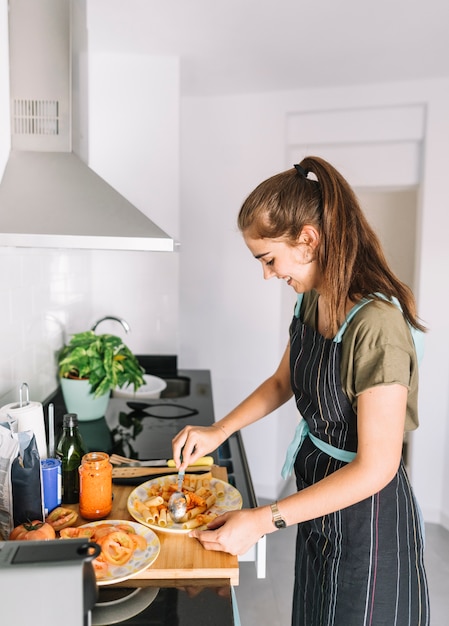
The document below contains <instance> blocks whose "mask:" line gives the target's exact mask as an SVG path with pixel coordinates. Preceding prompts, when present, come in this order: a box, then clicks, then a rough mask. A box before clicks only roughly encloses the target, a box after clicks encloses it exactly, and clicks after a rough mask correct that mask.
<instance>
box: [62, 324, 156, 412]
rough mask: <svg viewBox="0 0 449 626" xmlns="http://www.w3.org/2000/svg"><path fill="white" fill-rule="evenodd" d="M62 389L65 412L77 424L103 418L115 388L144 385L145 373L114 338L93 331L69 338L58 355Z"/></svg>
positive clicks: (125, 347) (133, 357)
mask: <svg viewBox="0 0 449 626" xmlns="http://www.w3.org/2000/svg"><path fill="white" fill-rule="evenodd" d="M58 367H59V376H60V380H61V389H62V393H63V396H64V401H65V404H66V407H67V410H68V411H69V412H70V413H77V414H78V419H80V420H91V419H98V418H99V417H103V416H104V414H105V413H106V408H107V404H108V401H109V396H110V392H111V390H112V389H115V388H116V387H123V386H124V385H134V390H137V389H138V388H139V387H141V386H142V385H143V384H144V379H143V374H144V369H143V368H142V367H141V366H140V364H139V362H138V360H137V358H136V357H135V356H134V354H133V353H132V352H131V350H130V349H129V348H128V347H127V346H126V345H125V344H124V343H123V341H122V339H120V337H117V336H115V335H96V334H95V333H94V332H93V331H92V330H88V331H86V332H82V333H76V334H74V335H72V338H71V340H70V342H69V343H68V344H67V345H65V346H64V347H63V348H62V350H61V351H60V353H59V355H58Z"/></svg>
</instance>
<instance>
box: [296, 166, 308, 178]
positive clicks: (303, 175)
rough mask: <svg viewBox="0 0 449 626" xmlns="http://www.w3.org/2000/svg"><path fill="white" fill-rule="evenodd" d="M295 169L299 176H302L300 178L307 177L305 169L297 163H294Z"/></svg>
mask: <svg viewBox="0 0 449 626" xmlns="http://www.w3.org/2000/svg"><path fill="white" fill-rule="evenodd" d="M293 167H294V168H295V170H296V171H297V172H298V174H299V175H300V176H302V178H307V174H308V173H309V172H308V171H307V170H305V169H304V168H303V167H301V165H299V164H298V163H296V164H295V165H294V166H293Z"/></svg>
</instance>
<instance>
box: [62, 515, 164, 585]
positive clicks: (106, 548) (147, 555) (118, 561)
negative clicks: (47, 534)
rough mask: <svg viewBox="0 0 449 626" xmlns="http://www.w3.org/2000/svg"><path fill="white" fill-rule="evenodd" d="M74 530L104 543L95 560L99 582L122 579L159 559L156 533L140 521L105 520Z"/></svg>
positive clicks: (159, 546)
mask: <svg viewBox="0 0 449 626" xmlns="http://www.w3.org/2000/svg"><path fill="white" fill-rule="evenodd" d="M73 530H76V531H78V533H79V535H78V536H83V537H88V538H89V539H90V540H91V541H94V542H95V543H98V545H99V546H100V547H101V554H100V555H99V556H98V557H97V558H96V559H94V560H93V561H92V564H93V567H94V571H95V576H96V579H97V585H99V586H101V585H112V584H114V583H118V582H122V581H124V580H128V578H131V576H134V575H135V574H138V573H139V572H143V570H145V569H147V567H150V565H152V564H153V563H154V562H155V560H156V559H157V557H158V556H159V552H160V549H161V544H160V541H159V537H158V536H157V535H156V533H155V532H153V531H152V530H150V529H149V528H148V527H147V526H144V525H142V524H137V523H136V522H128V521H124V520H102V521H99V522H90V523H88V524H84V525H83V526H78V527H77V528H76V529H73ZM61 536H63V535H62V531H61ZM71 536H74V535H71Z"/></svg>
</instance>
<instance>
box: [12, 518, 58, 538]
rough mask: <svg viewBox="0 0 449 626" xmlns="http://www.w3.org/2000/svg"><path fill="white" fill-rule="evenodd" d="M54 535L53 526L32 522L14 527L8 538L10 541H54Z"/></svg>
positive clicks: (37, 521)
mask: <svg viewBox="0 0 449 626" xmlns="http://www.w3.org/2000/svg"><path fill="white" fill-rule="evenodd" d="M55 537H56V533H55V529H54V528H53V526H51V525H50V524H47V522H41V521H40V520H33V521H32V522H24V523H23V524H20V525H19V526H16V527H15V528H14V529H13V531H12V532H11V534H10V535H9V538H10V540H11V541H36V540H48V539H55Z"/></svg>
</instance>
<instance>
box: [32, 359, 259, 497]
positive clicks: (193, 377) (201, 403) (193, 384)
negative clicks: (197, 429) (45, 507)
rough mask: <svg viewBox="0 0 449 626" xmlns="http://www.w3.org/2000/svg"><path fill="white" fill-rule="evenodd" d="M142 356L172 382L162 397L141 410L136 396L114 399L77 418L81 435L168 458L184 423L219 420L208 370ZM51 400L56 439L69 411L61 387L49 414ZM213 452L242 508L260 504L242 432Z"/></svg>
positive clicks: (97, 445)
mask: <svg viewBox="0 0 449 626" xmlns="http://www.w3.org/2000/svg"><path fill="white" fill-rule="evenodd" d="M138 358H139V361H140V362H141V363H142V365H143V367H145V369H146V371H147V373H149V374H153V375H158V376H161V377H162V378H164V379H166V380H167V381H168V386H167V390H166V392H163V394H162V397H161V398H158V399H150V400H142V403H143V404H144V407H139V408H136V406H135V401H133V400H127V399H123V398H114V397H111V399H110V401H109V405H108V408H107V411H106V415H105V417H102V418H100V419H97V420H91V421H80V422H79V428H80V431H81V435H82V437H83V439H84V442H85V444H86V446H87V447H88V449H89V450H90V451H98V450H103V451H105V452H108V453H109V454H111V453H113V452H115V453H116V454H121V455H122V456H127V457H131V458H135V459H141V460H143V459H164V458H167V459H169V458H171V457H172V455H173V452H172V439H173V437H174V436H175V435H176V434H177V433H178V432H179V431H180V430H181V429H182V428H184V426H186V425H187V424H195V425H200V426H209V425H210V424H212V423H213V422H214V421H215V419H214V407H213V395H212V383H211V376H210V372H209V370H195V369H183V370H177V369H173V367H172V362H171V361H170V362H169V363H170V367H169V368H167V367H165V363H166V360H163V361H162V367H159V368H157V367H155V362H154V360H153V358H151V357H142V356H141V357H138ZM148 359H149V360H148ZM167 362H168V361H167ZM157 363H158V364H159V363H160V361H158V362H157ZM49 402H52V403H53V404H54V407H55V422H56V429H57V433H56V440H58V437H59V434H60V430H61V428H62V418H63V415H64V413H66V408H65V405H64V400H63V397H62V393H61V391H60V390H59V389H58V390H57V392H55V394H53V395H52V396H51V397H50V398H48V399H47V401H46V403H44V414H45V415H47V414H48V411H47V406H46V405H48V403H49ZM145 405H148V406H145ZM211 456H213V458H214V462H215V463H216V464H218V465H221V466H224V467H226V469H227V471H228V480H229V482H230V483H231V484H232V485H234V486H235V487H236V488H237V489H238V490H239V491H240V493H241V494H242V499H243V506H244V507H255V506H257V499H256V496H255V493H254V489H253V485H252V480H251V475H250V472H249V468H248V462H247V459H246V454H245V449H244V446H243V441H242V438H241V435H240V433H239V432H237V433H235V434H234V435H232V436H231V437H230V438H229V439H228V440H227V441H225V442H224V443H223V445H222V446H220V448H219V449H218V450H216V451H214V452H212V453H211ZM144 480H147V478H137V479H136V478H132V479H120V482H121V483H127V484H138V483H140V482H143V481H144Z"/></svg>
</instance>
